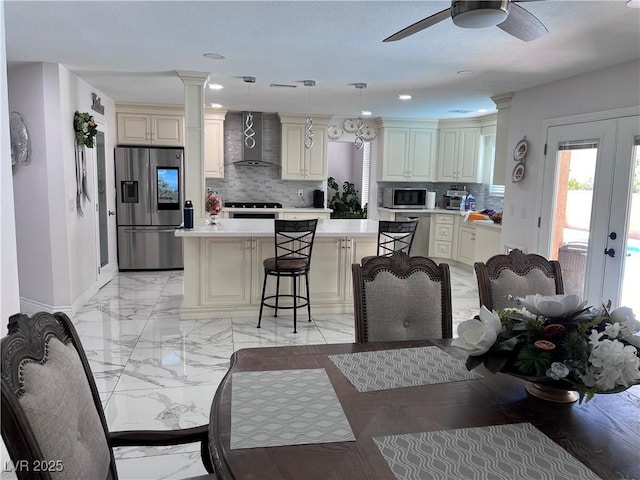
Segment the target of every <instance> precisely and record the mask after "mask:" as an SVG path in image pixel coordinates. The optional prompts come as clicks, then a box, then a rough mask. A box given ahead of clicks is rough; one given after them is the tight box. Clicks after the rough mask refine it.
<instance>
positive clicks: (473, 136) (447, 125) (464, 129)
mask: <svg viewBox="0 0 640 480" xmlns="http://www.w3.org/2000/svg"><path fill="white" fill-rule="evenodd" d="M495 118H496V117H495V115H488V116H486V117H478V118H472V119H465V120H454V121H447V120H441V121H440V130H439V132H438V169H437V172H438V173H437V177H436V181H438V182H464V183H482V182H483V177H484V174H485V171H484V165H483V160H484V161H486V162H493V159H490V158H486V157H485V155H483V153H482V152H481V138H482V135H483V133H482V132H485V131H487V129H489V130H491V128H492V126H493V130H495V122H496V120H495ZM488 166H489V165H488Z"/></svg>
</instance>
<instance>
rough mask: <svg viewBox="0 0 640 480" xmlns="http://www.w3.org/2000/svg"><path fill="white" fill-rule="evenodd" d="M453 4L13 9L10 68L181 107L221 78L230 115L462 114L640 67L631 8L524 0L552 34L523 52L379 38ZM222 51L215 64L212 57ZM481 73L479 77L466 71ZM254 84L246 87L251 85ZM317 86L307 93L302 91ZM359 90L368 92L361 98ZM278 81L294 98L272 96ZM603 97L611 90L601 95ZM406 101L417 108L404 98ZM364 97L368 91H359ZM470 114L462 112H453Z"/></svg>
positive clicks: (463, 37) (492, 32)
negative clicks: (196, 89) (585, 76)
mask: <svg viewBox="0 0 640 480" xmlns="http://www.w3.org/2000/svg"><path fill="white" fill-rule="evenodd" d="M449 6H450V2H448V1H354V2H347V1H338V2H331V1H297V2H283V1H258V2H246V1H221V2H220V1H215V2H214V1H195V2H189V1H140V2H131V1H108V2H99V1H90V0H84V1H82V2H60V1H47V2H33V1H13V0H6V1H5V5H4V8H5V22H6V48H7V61H8V66H9V68H11V67H12V66H13V65H15V64H17V63H20V62H54V63H60V64H63V65H65V66H66V67H67V68H69V69H70V70H71V71H73V72H75V73H76V74H77V75H78V76H80V77H81V78H83V79H84V80H86V81H87V82H89V83H90V84H91V85H93V86H94V87H95V88H97V89H99V90H101V91H102V92H104V94H106V95H108V96H109V97H111V98H113V99H114V100H116V101H134V102H154V103H177V104H182V103H183V99H184V89H183V85H182V82H181V81H180V79H179V78H178V77H177V76H176V74H175V71H176V70H190V71H200V72H210V73H211V82H212V83H219V84H221V85H223V86H224V89H223V90H221V91H213V90H207V92H206V101H207V102H217V103H220V104H222V105H223V106H224V108H226V109H228V110H247V109H251V110H254V111H264V112H288V113H314V114H330V115H337V116H342V117H353V116H356V115H357V114H358V112H359V111H360V109H361V107H362V109H367V110H371V111H372V112H373V115H374V116H376V117H378V116H384V117H404V118H455V117H464V116H471V115H476V114H477V113H476V111H477V110H478V109H483V108H484V109H489V110H490V111H493V110H494V109H495V106H494V104H493V102H492V101H491V99H490V97H491V96H493V95H497V94H501V93H506V92H510V91H511V92H515V91H518V90H522V89H525V88H529V87H532V86H535V85H540V84H544V83H548V82H551V81H555V80H558V79H562V78H566V77H570V76H573V75H577V74H581V73H584V72H588V71H592V70H597V69H600V68H604V67H607V66H610V65H614V64H617V63H621V62H625V61H629V60H632V59H637V58H640V9H632V8H628V7H627V6H626V5H625V0H608V1H570V0H563V1H554V0H547V1H536V2H527V3H521V6H523V7H525V8H526V9H527V10H529V11H530V12H531V13H533V14H534V15H535V16H536V17H537V18H538V19H540V20H541V21H542V22H543V23H544V24H545V25H546V27H547V28H548V29H549V33H548V34H547V35H546V36H544V37H542V38H540V39H538V40H535V41H532V42H523V41H521V40H518V39H516V38H514V37H511V36H510V35H508V34H507V33H505V32H503V31H502V30H500V29H499V28H497V27H490V28H485V29H477V30H469V29H462V28H459V27H456V26H455V25H453V23H452V21H451V20H450V19H447V20H445V21H442V22H440V23H439V24H437V25H435V26H432V27H430V28H428V29H426V30H423V31H422V32H420V33H417V34H415V35H413V36H411V37H408V38H406V39H404V40H401V41H398V42H393V43H382V40H383V39H384V38H386V37H387V36H389V35H391V34H392V33H395V32H396V31H398V30H400V29H402V28H404V27H406V26H408V25H410V24H412V23H414V22H416V21H418V20H420V19H422V18H424V17H427V16H429V15H432V14H434V13H436V12H439V11H440V10H443V9H445V8H448V7H449ZM208 52H215V53H220V54H222V55H224V56H225V57H226V58H225V59H224V60H209V59H207V58H204V57H203V54H204V53H208ZM460 70H472V71H473V73H472V74H471V75H467V76H462V75H458V74H457V73H456V72H458V71H460ZM245 75H251V76H255V77H256V83H255V84H253V85H251V87H249V84H247V83H244V82H243V81H242V79H241V77H242V76H245ZM306 79H313V80H316V82H317V86H315V87H304V86H303V85H302V84H301V81H303V80H306ZM355 82H365V83H367V84H368V88H366V89H364V90H362V91H359V90H356V89H355V88H354V86H353V84H354V83H355ZM271 83H283V84H294V85H297V88H295V89H293V88H272V87H270V86H269V85H270V84H271ZM603 88H606V85H603ZM639 89H640V86H639ZM401 93H408V94H410V95H412V96H413V99H412V100H411V101H408V102H401V101H399V100H398V94H401ZM360 94H361V95H360ZM459 110H462V111H467V112H469V113H452V111H459Z"/></svg>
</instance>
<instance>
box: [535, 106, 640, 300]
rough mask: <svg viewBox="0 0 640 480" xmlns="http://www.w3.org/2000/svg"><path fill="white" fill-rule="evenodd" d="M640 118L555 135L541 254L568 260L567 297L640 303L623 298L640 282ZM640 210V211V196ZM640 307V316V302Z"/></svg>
mask: <svg viewBox="0 0 640 480" xmlns="http://www.w3.org/2000/svg"><path fill="white" fill-rule="evenodd" d="M638 118H639V117H637V116H634V117H626V118H623V119H612V120H601V121H594V122H585V123H579V124H572V125H563V126H556V127H549V129H548V131H547V155H546V162H545V170H544V177H545V178H544V181H543V193H542V199H543V200H542V208H541V212H542V213H541V215H540V218H541V225H540V227H541V229H540V238H539V251H541V252H543V253H545V252H546V254H547V256H548V257H549V258H552V259H557V260H558V261H559V262H560V265H561V267H562V273H563V280H564V284H565V292H566V293H576V294H578V295H580V296H582V297H583V298H585V299H586V300H588V302H589V304H591V305H598V304H599V303H600V302H602V301H605V302H606V301H607V300H611V301H612V303H613V305H614V306H618V305H621V304H624V305H627V306H632V304H631V303H632V301H635V302H636V304H637V302H638V301H637V300H634V299H632V298H631V296H630V295H625V296H624V298H623V295H622V293H623V291H625V290H628V288H630V286H629V282H632V279H633V278H640V277H638V267H637V265H634V262H635V264H637V260H635V259H636V258H637V257H636V256H635V255H637V253H636V254H635V255H630V256H628V253H629V252H633V251H634V250H633V249H634V245H635V242H637V240H636V238H635V237H638V236H639V232H638V225H637V220H633V221H632V213H631V208H632V203H634V202H633V200H634V199H635V198H636V195H635V194H634V193H633V189H634V188H636V189H637V183H638V177H637V176H636V177H635V184H634V180H633V179H634V175H633V173H634V168H636V169H637V167H635V166H636V165H637V162H638V160H637V158H638V147H637V145H636V143H637V139H638V138H639V135H640V132H639V130H640V129H639V128H638V124H639V122H638ZM634 185H636V186H635V187H634ZM635 205H636V207H635V208H636V212H637V209H638V208H639V207H638V206H637V205H638V200H637V199H636V201H635ZM636 216H637V213H636ZM634 218H635V217H634ZM634 221H635V222H636V223H635V224H633V222H634ZM636 248H637V246H636ZM639 250H640V249H639ZM634 272H635V273H634ZM634 275H635V277H634ZM636 296H637V295H636ZM635 310H636V311H640V304H637V307H636V309H635Z"/></svg>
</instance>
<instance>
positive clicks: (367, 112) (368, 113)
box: [360, 110, 371, 117]
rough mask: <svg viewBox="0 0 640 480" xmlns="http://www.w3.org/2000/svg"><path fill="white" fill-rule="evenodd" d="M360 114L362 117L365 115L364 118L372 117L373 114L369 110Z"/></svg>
mask: <svg viewBox="0 0 640 480" xmlns="http://www.w3.org/2000/svg"><path fill="white" fill-rule="evenodd" d="M360 114H361V115H363V116H365V117H368V116H370V115H371V112H370V111H369V110H362V111H361V112H360Z"/></svg>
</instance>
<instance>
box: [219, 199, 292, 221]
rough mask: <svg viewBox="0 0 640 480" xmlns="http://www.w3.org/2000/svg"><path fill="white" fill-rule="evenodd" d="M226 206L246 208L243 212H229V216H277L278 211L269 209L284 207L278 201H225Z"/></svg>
mask: <svg viewBox="0 0 640 480" xmlns="http://www.w3.org/2000/svg"><path fill="white" fill-rule="evenodd" d="M224 206H225V207H226V208H242V209H246V211H242V212H237V211H234V212H229V218H276V215H277V213H276V212H269V211H268V210H270V209H277V208H282V204H281V203H276V202H224ZM258 209H260V210H258Z"/></svg>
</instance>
